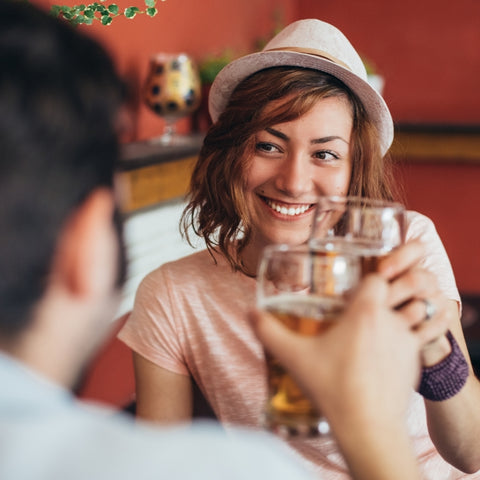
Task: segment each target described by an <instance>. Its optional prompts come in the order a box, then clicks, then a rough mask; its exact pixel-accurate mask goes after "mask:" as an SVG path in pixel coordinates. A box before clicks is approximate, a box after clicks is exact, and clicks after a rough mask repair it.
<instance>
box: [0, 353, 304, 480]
mask: <svg viewBox="0 0 480 480" xmlns="http://www.w3.org/2000/svg"><path fill="white" fill-rule="evenodd" d="M0 385H1V387H0V479H1V480H27V479H32V480H43V479H45V480H57V479H58V480H79V479H88V480H96V479H101V480H109V479H114V480H123V479H125V480H126V479H129V480H143V479H152V480H153V479H155V480H161V479H168V480H183V479H192V480H193V479H195V480H202V479H205V480H206V479H208V480H212V479H221V480H226V479H228V480H235V479H249V480H251V479H257V478H258V479H261V480H266V479H270V478H271V479H275V480H283V479H285V480H286V479H288V480H291V479H295V480H297V479H298V480H302V479H307V478H311V477H310V476H308V475H307V474H306V472H305V471H304V470H302V469H301V468H300V467H299V466H298V465H297V464H296V463H295V462H294V461H293V459H292V457H291V456H290V454H289V453H288V452H287V451H286V449H285V447H283V445H282V444H281V443H280V442H278V441H277V440H276V439H275V438H273V437H272V436H270V435H268V434H262V433H259V432H257V433H255V434H253V433H250V432H248V431H241V430H237V431H234V432H228V433H227V432H224V431H223V430H222V429H221V427H219V426H218V425H214V424H211V423H202V424H196V425H194V426H193V427H187V426H185V427H176V428H169V429H166V428H165V429H161V430H160V429H157V428H153V427H148V426H146V425H139V424H138V423H135V422H134V421H133V420H132V419H131V418H129V417H128V416H126V415H123V414H120V413H116V412H113V411H110V410H106V409H103V408H102V409H100V408H98V407H92V406H87V405H85V404H82V403H81V402H79V401H78V400H76V399H75V398H74V397H73V395H71V394H70V393H69V392H68V391H66V390H64V389H62V388H60V387H58V386H56V385H53V384H52V383H50V382H48V381H47V380H45V379H44V378H41V377H40V376H38V375H36V374H35V373H33V372H32V371H30V370H28V369H27V368H25V367H24V366H23V365H21V364H19V363H18V362H16V361H15V360H13V359H12V358H10V357H8V356H6V355H3V354H1V353H0Z"/></svg>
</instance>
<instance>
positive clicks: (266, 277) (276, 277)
mask: <svg viewBox="0 0 480 480" xmlns="http://www.w3.org/2000/svg"><path fill="white" fill-rule="evenodd" d="M359 279H360V264H359V258H358V257H357V256H352V255H349V254H338V255H334V256H328V255H317V253H316V252H314V251H312V250H311V249H310V248H309V247H308V246H307V245H302V246H297V247H293V246H287V245H273V246H269V247H267V248H266V249H265V251H264V252H263V256H262V258H261V261H260V265H259V269H258V275H257V306H258V308H259V309H260V310H264V311H267V312H269V313H270V314H272V315H274V316H275V317H276V318H277V319H278V320H279V321H280V322H282V323H283V324H284V325H285V326H286V327H288V328H290V329H292V330H295V331H296V332H298V333H299V334H301V335H318V334H321V333H322V332H324V331H325V329H327V328H328V327H329V326H330V325H331V324H332V322H335V321H336V320H337V317H338V315H339V314H340V313H341V312H342V311H343V309H344V307H345V305H346V302H347V298H348V296H349V293H350V292H351V291H352V290H353V288H354V287H355V286H356V285H357V284H358V282H359ZM299 354H301V353H300V352H299ZM266 359H267V371H268V399H267V403H266V406H265V411H264V426H265V427H266V428H267V429H269V430H271V431H273V432H275V433H278V434H280V435H281V436H283V437H289V436H304V437H305V436H320V435H328V434H329V433H330V427H329V424H328V421H327V420H326V419H325V417H324V416H323V415H322V414H321V412H319V411H318V410H317V409H316V408H315V407H314V406H313V405H312V403H311V402H310V401H309V399H308V398H306V397H305V396H304V395H303V393H302V391H301V389H300V388H299V387H298V386H297V384H296V383H295V381H294V380H293V379H292V378H291V377H290V375H289V374H288V373H287V371H286V370H285V368H284V367H283V365H281V364H280V363H279V362H278V361H277V360H276V359H275V358H273V357H272V356H271V355H269V354H268V353H267V354H266Z"/></svg>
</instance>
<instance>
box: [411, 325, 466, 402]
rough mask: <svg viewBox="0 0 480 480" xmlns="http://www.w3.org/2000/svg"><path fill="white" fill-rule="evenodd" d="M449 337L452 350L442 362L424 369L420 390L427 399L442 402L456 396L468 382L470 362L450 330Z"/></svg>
mask: <svg viewBox="0 0 480 480" xmlns="http://www.w3.org/2000/svg"><path fill="white" fill-rule="evenodd" d="M447 338H448V341H449V342H450V345H451V347H452V351H451V352H450V353H449V355H448V356H447V357H446V358H444V359H443V360H442V361H441V362H440V363H437V364H436V365H433V366H431V367H424V368H423V369H422V378H421V381H420V386H419V388H418V392H419V393H420V394H421V395H423V397H425V398H426V399H427V400H432V401H434V402H441V401H442V400H447V399H448V398H451V397H453V396H455V395H456V394H457V393H458V392H459V391H460V390H461V389H462V388H463V386H464V385H465V383H466V382H467V378H468V375H469V368H468V363H467V361H466V360H465V357H464V356H463V353H462V351H461V350H460V347H459V346H458V343H457V341H456V340H455V337H454V336H453V335H452V333H451V332H450V331H448V332H447Z"/></svg>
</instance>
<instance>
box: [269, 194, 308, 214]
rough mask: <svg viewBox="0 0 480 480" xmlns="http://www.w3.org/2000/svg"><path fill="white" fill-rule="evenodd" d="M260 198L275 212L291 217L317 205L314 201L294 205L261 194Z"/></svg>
mask: <svg viewBox="0 0 480 480" xmlns="http://www.w3.org/2000/svg"><path fill="white" fill-rule="evenodd" d="M260 198H261V199H262V200H263V201H264V202H265V203H266V204H267V205H268V206H269V207H270V208H271V209H272V210H274V211H275V212H277V213H279V214H281V215H287V216H289V217H296V216H298V215H302V214H303V213H305V212H307V211H308V210H310V209H312V208H313V207H314V206H315V204H314V203H302V204H295V205H292V204H288V203H283V202H278V201H276V200H271V199H270V198H267V197H263V196H261V195H260Z"/></svg>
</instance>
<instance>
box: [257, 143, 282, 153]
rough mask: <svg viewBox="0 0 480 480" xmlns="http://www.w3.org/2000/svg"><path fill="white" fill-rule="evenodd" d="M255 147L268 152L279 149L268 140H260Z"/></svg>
mask: <svg viewBox="0 0 480 480" xmlns="http://www.w3.org/2000/svg"><path fill="white" fill-rule="evenodd" d="M255 148H256V149H257V150H258V151H260V152H266V153H274V152H278V151H279V149H278V147H276V146H275V145H273V144H272V143H268V142H258V143H257V145H256V147H255Z"/></svg>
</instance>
